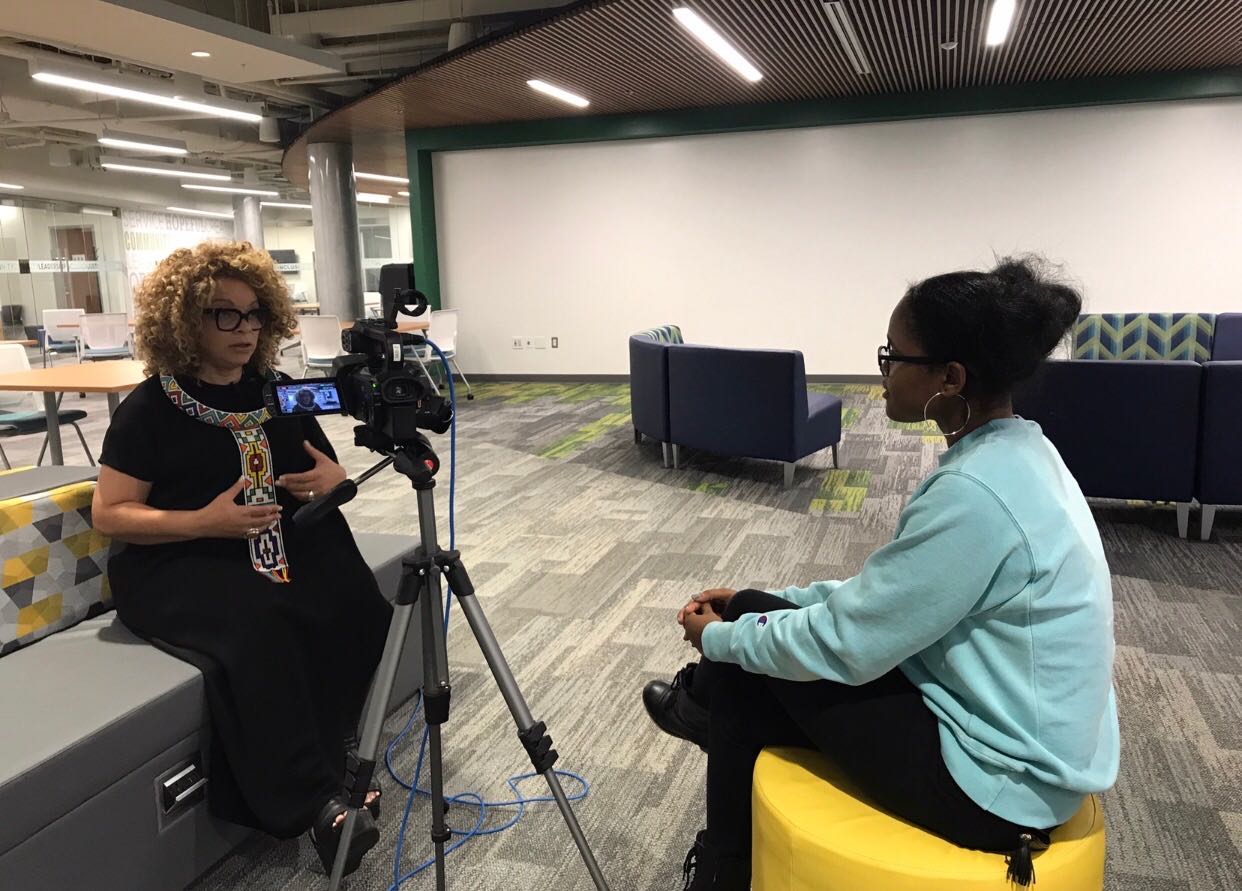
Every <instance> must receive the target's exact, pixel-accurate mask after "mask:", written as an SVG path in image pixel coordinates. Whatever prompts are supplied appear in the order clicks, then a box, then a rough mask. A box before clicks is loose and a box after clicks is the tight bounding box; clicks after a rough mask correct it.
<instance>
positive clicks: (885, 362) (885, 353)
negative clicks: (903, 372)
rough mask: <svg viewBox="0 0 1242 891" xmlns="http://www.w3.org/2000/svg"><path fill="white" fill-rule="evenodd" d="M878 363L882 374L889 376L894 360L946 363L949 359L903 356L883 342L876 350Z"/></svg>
mask: <svg viewBox="0 0 1242 891" xmlns="http://www.w3.org/2000/svg"><path fill="white" fill-rule="evenodd" d="M875 360H876V363H877V364H878V365H879V366H880V374H881V375H883V376H884V377H888V373H889V371H890V370H891V369H892V364H893V363H894V362H905V363H907V364H909V365H944V364H946V363H947V362H948V360H947V359H936V358H934V357H932V356H901V355H898V354H897V353H894V352H893V348H892V347H891V346H890V345H888V344H883V345H881V346H880V348H879V349H877V350H876V351H875Z"/></svg>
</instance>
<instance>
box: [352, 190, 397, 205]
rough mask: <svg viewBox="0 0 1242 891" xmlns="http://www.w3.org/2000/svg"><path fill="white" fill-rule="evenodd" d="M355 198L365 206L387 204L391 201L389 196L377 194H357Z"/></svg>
mask: <svg viewBox="0 0 1242 891" xmlns="http://www.w3.org/2000/svg"><path fill="white" fill-rule="evenodd" d="M356 197H357V198H358V200H359V201H362V202H364V203H367V204H388V203H389V202H390V201H392V196H391V195H380V194H379V193H377V192H359V193H358V194H357V196H356Z"/></svg>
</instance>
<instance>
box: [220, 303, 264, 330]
mask: <svg viewBox="0 0 1242 891" xmlns="http://www.w3.org/2000/svg"><path fill="white" fill-rule="evenodd" d="M203 315H205V316H215V317H216V328H218V329H219V330H221V331H236V330H237V329H238V328H240V327H241V326H242V322H243V321H244V322H249V323H250V327H251V328H255V329H258V328H262V327H263V326H265V325H266V324H267V320H268V319H270V318H271V317H272V315H271V313H269V312H268V311H267V309H266V308H264V307H262V306H260V307H259V308H258V309H252V310H250V312H242V311H241V310H240V309H205V310H203Z"/></svg>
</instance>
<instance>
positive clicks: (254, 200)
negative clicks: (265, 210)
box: [233, 195, 263, 250]
mask: <svg viewBox="0 0 1242 891" xmlns="http://www.w3.org/2000/svg"><path fill="white" fill-rule="evenodd" d="M233 237H234V238H236V239H237V240H238V241H248V242H250V243H251V244H252V245H254V246H255V247H257V248H259V249H260V250H261V249H262V248H263V216H262V213H261V211H260V209H259V196H258V195H234V196H233Z"/></svg>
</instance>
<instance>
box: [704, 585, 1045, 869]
mask: <svg viewBox="0 0 1242 891" xmlns="http://www.w3.org/2000/svg"><path fill="white" fill-rule="evenodd" d="M791 608H793V604H791V603H789V601H787V600H783V599H782V598H780V597H777V596H775V595H773V594H768V593H767V592H764V591H739V592H738V593H737V594H736V595H734V597H733V599H732V600H731V601H730V603H729V606H728V609H727V610H726V611H725V614H724V619H725V621H735V620H737V619H738V617H739V616H742V615H744V614H746V613H758V612H774V611H776V610H782V609H791ZM692 695H693V697H694V699H695V700H696V701H699V702H701V703H703V704H704V705H707V706H709V707H710V709H711V734H710V737H709V745H708V756H707V839H708V844H710V845H711V846H712V848H714V849H715V850H716V851H717V852H718V853H719V854H720V855H721V856H722V857H724V858H726V859H727V860H729V861H733V863H734V864H735V866H734V868H735V869H736V868H740V869H743V870H744V869H748V864H749V862H750V832H751V825H750V821H751V812H750V800H751V799H750V796H751V774H752V773H753V771H754V766H755V759H756V758H758V757H759V751H760V750H761V749H763V748H764V747H765V746H776V745H782V746H800V747H803V748H811V749H818V750H819V751H820V752H822V753H824V754H825V755H826V756H828V757H829V758H831V759H832V760H833V761H834V762H835V763H836V764H837V765H838V766H839V767H840V768H841V769H842V770H843V771H844V772H845V773H846V774H847V775H848V776H849V777H850V779H851V780H853V781H854V782H855V783H856V784H857V785H858V787H859V788H860V789H861V790H862V792H863V793H864V794H865V795H866V796H867V797H868V798H869V799H870V800H871V801H873V802H874V803H876V804H878V805H879V806H880V807H882V808H883V809H885V810H886V811H888V812H889V813H891V814H894V815H896V816H898V817H901V818H902V819H904V820H908V821H909V822H911V823H915V824H917V825H919V826H921V827H923V828H924V829H926V830H928V831H930V832H933V833H935V834H936V835H939V836H941V837H942V838H945V839H947V840H948V841H951V842H953V843H954V844H956V845H959V846H961V847H966V848H976V849H979V850H983V851H995V852H1008V851H1013V850H1015V849H1016V848H1017V847H1018V844H1019V840H1018V836H1019V835H1021V834H1022V833H1024V832H1030V833H1032V835H1034V836H1035V837H1036V838H1039V839H1043V840H1046V839H1047V836H1046V834H1045V833H1043V832H1039V831H1035V830H1031V829H1028V828H1025V827H1021V826H1018V825H1015V824H1013V823H1010V822H1008V821H1007V820H1002V819H1001V818H1000V817H997V816H995V815H994V814H990V813H988V812H987V811H985V810H983V808H981V807H979V806H978V805H977V804H975V803H974V802H973V801H971V800H970V798H968V797H967V796H966V793H964V792H963V791H962V790H961V789H960V788H959V787H958V785H957V783H956V782H955V781H954V780H953V777H952V776H951V775H950V774H949V771H948V769H947V768H946V767H945V765H944V760H943V759H942V758H941V757H940V735H939V728H938V722H937V720H936V717H935V715H933V714H932V713H931V711H930V710H929V709H928V708H927V705H926V704H925V703H924V702H923V696H922V694H921V693H919V691H918V690H917V689H916V688H915V687H914V685H913V684H911V683H910V681H909V680H907V679H906V677H905V675H903V674H902V673H901V671H900V670H898V669H893V670H892V671H890V672H889V673H888V674H886V675H884V676H883V677H881V678H878V679H877V680H874V681H871V682H870V683H867V684H863V685H861V686H858V687H850V686H847V685H845V684H837V683H833V682H832V681H812V682H809V683H801V682H796V681H784V680H779V679H777V678H771V677H766V676H764V675H757V674H750V673H749V672H746V671H743V670H742V669H741V668H739V667H737V666H736V665H731V664H725V663H719V662H711V661H710V660H707V659H704V660H703V662H702V663H701V664H700V665H699V668H698V670H696V672H695V674H694V683H693V692H692Z"/></svg>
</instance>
